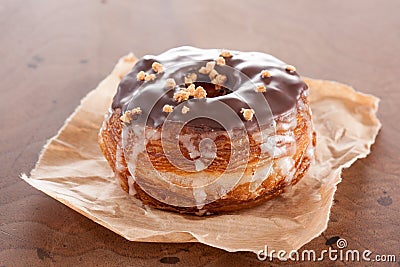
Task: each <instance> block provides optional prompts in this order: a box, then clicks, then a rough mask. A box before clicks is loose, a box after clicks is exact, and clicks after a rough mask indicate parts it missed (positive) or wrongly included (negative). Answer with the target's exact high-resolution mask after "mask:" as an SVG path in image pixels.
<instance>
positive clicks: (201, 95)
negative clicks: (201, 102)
mask: <svg viewBox="0 0 400 267" xmlns="http://www.w3.org/2000/svg"><path fill="white" fill-rule="evenodd" d="M193 96H194V98H206V97H207V91H206V90H204V88H203V87H202V86H198V87H197V88H196V90H195V91H194V94H193Z"/></svg>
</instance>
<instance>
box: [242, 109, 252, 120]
mask: <svg viewBox="0 0 400 267" xmlns="http://www.w3.org/2000/svg"><path fill="white" fill-rule="evenodd" d="M240 113H242V114H243V118H244V119H245V120H246V121H251V120H252V119H253V115H254V110H253V109H252V108H242V109H241V110H240Z"/></svg>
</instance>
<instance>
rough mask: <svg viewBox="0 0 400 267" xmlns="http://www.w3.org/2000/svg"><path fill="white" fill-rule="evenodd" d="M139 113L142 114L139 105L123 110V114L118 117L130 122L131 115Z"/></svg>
mask: <svg viewBox="0 0 400 267" xmlns="http://www.w3.org/2000/svg"><path fill="white" fill-rule="evenodd" d="M139 114H142V110H141V109H140V108H139V107H137V108H134V109H132V110H127V111H125V113H124V115H122V116H121V117H119V119H120V120H121V121H122V122H124V123H130V122H131V120H132V117H133V115H139Z"/></svg>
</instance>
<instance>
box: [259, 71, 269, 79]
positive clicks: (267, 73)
mask: <svg viewBox="0 0 400 267" xmlns="http://www.w3.org/2000/svg"><path fill="white" fill-rule="evenodd" d="M261 77H262V78H269V77H271V73H270V72H269V71H267V70H263V71H261Z"/></svg>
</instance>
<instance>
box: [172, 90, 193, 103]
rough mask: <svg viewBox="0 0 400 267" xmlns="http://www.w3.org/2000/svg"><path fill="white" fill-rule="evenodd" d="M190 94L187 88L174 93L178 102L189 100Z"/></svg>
mask: <svg viewBox="0 0 400 267" xmlns="http://www.w3.org/2000/svg"><path fill="white" fill-rule="evenodd" d="M189 96H190V92H189V91H187V90H180V91H179V92H176V93H175V94H174V100H175V101H177V102H182V101H185V100H188V99H189Z"/></svg>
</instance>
